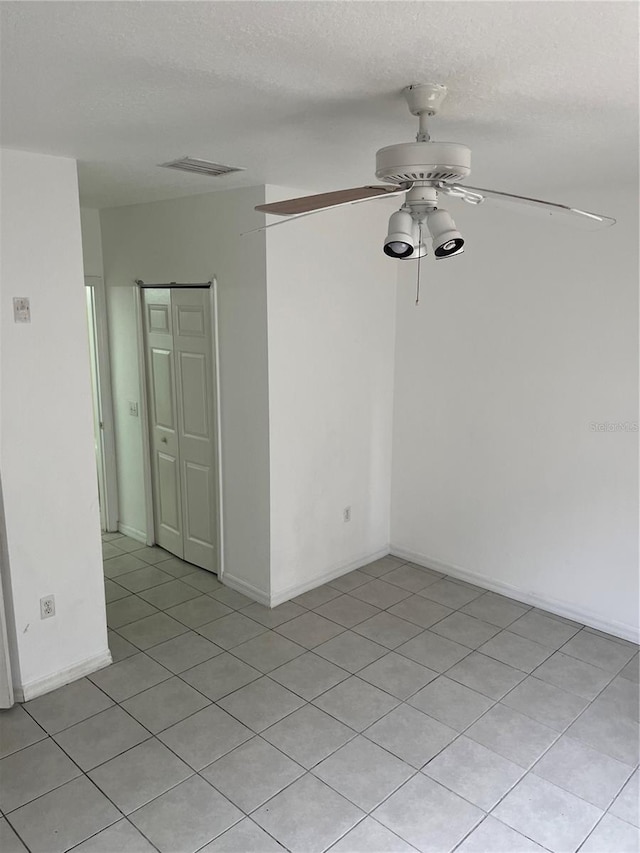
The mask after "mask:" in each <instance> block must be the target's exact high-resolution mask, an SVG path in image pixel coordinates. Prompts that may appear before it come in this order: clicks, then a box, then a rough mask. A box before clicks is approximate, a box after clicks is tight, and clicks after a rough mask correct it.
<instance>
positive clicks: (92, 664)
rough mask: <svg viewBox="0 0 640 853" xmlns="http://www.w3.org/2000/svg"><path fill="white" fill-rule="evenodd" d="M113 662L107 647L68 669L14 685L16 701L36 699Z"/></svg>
mask: <svg viewBox="0 0 640 853" xmlns="http://www.w3.org/2000/svg"><path fill="white" fill-rule="evenodd" d="M111 662H112V661H111V652H110V651H109V649H106V650H105V651H104V652H100V654H98V655H93V657H90V658H87V659H86V660H82V661H80V662H79V663H75V664H73V666H70V667H68V668H67V669H61V670H60V671H59V672H54V673H53V674H52V675H45V676H44V677H43V678H36V679H34V680H33V681H29V682H27V683H26V684H22V685H20V686H15V685H14V688H13V692H14V696H15V700H16V702H28V701H29V700H30V699H35V698H36V697H37V696H42V695H43V694H44V693H50V692H51V691H52V690H56V689H57V688H58V687H64V686H65V684H70V683H71V682H72V681H77V680H78V679H79V678H84V676H85V675H90V674H91V673H92V672H97V671H98V670H99V669H104V667H105V666H109V664H110V663H111Z"/></svg>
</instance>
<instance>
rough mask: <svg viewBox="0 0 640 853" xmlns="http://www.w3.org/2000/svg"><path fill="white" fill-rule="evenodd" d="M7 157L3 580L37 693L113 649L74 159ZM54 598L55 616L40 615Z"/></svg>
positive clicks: (17, 644)
mask: <svg viewBox="0 0 640 853" xmlns="http://www.w3.org/2000/svg"><path fill="white" fill-rule="evenodd" d="M0 162H1V166H2V190H1V213H2V219H1V224H2V233H1V237H2V258H1V267H0V269H1V300H2V310H1V324H2V335H1V350H0V353H1V356H2V361H1V372H2V380H1V381H2V401H1V409H0V426H1V432H0V436H1V437H0V462H1V465H2V480H3V492H4V509H5V521H6V534H7V544H8V553H9V566H8V567H6V566H5V567H3V568H4V570H5V572H6V574H5V576H4V577H3V580H4V581H5V585H4V593H5V604H6V607H7V608H10V609H11V619H10V620H9V622H10V624H11V625H12V626H13V628H14V629H15V630H14V631H13V632H12V633H13V637H12V638H11V639H12V646H13V648H12V652H13V654H12V669H13V678H14V683H15V687H16V696H17V698H18V699H28V698H31V697H32V696H34V695H37V694H39V693H41V692H45V691H46V690H49V689H52V688H53V687H56V686H60V685H61V684H64V683H65V682H66V681H70V680H73V678H76V677H79V676H80V675H84V674H86V673H87V672H90V671H92V670H94V669H97V668H99V667H100V666H103V665H105V664H107V663H108V662H109V661H110V655H109V651H108V647H107V629H106V616H105V600H104V587H103V575H102V554H101V541H100V516H99V507H98V485H97V476H96V467H95V455H94V448H93V424H92V407H91V385H90V378H89V348H88V336H87V320H86V307H85V306H86V302H85V292H84V280H83V270H82V246H81V236H80V212H79V204H78V182H77V175H76V164H75V161H73V160H68V159H63V158H58V157H49V156H43V155H38V154H27V153H23V152H19V151H7V150H3V151H2V154H1V161H0ZM15 296H26V297H29V299H30V301H31V322H30V323H14V321H13V304H12V298H13V297H15ZM7 568H8V571H7ZM50 594H54V595H55V604H56V614H55V616H54V617H53V618H48V619H45V620H42V619H41V618H40V598H41V597H42V596H46V595H50Z"/></svg>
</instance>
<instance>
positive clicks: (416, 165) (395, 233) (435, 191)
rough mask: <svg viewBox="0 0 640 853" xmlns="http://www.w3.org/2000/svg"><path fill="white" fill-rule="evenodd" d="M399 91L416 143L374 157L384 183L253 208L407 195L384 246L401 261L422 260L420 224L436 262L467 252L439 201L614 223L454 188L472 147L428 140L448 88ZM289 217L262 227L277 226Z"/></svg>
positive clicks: (310, 208)
mask: <svg viewBox="0 0 640 853" xmlns="http://www.w3.org/2000/svg"><path fill="white" fill-rule="evenodd" d="M403 94H404V96H405V98H406V100H407V104H408V106H409V110H410V111H411V113H412V115H415V116H418V119H419V129H418V134H417V136H416V141H415V142H401V143H399V144H398V145H389V146H388V147H386V148H381V149H380V150H379V151H378V152H377V153H376V177H377V178H378V179H380V180H383V181H386V182H387V183H383V184H378V185H376V186H365V187H355V188H354V189H348V190H337V191H336V192H329V193H320V194H319V195H309V196H304V197H302V198H292V199H288V200H287V201H278V202H274V203H272V204H259V205H257V206H256V208H255V209H256V210H258V211H261V212H262V213H270V214H275V215H276V216H286V217H289V219H298V218H300V217H302V216H310V215H311V214H313V213H317V212H318V211H320V210H327V209H329V208H334V207H342V206H343V205H346V204H356V203H359V202H363V201H371V200H373V199H377V198H388V197H390V196H398V195H403V194H404V201H403V203H402V205H401V207H400V209H399V210H397V211H396V212H395V213H393V214H392V215H391V218H390V219H389V228H388V231H387V236H386V238H385V241H384V246H383V248H384V252H385V254H386V255H388V256H389V257H391V258H398V259H399V260H413V259H418V260H419V259H420V258H422V257H424V256H425V255H426V254H427V246H426V244H425V243H424V242H423V240H422V230H423V227H424V226H425V225H426V228H427V230H428V231H429V234H430V235H431V238H432V242H433V251H434V255H435V257H436V258H437V259H441V258H451V257H453V256H454V255H459V254H461V253H462V252H463V251H464V239H463V237H462V235H461V234H460V232H459V231H458V230H457V229H456V225H455V223H454V221H453V219H452V218H451V216H450V214H449V212H448V211H447V210H446V209H445V208H443V207H442V206H441V199H442V197H443V196H444V197H451V198H458V199H461V200H462V201H465V202H467V203H468V204H472V205H478V204H482V203H483V202H484V201H485V200H486V199H491V200H493V201H495V202H498V203H503V204H507V205H509V206H510V205H515V206H516V207H517V206H522V205H525V206H526V207H527V208H528V210H529V211H531V212H534V213H539V214H541V215H542V216H552V217H558V218H564V219H566V220H567V221H568V222H570V223H571V224H574V225H578V226H582V227H585V228H589V229H596V228H603V227H606V226H608V225H614V224H615V221H616V220H615V219H611V217H609V216H602V215H601V214H598V213H589V212H588V211H586V210H579V209H578V208H576V207H569V206H568V205H565V204H556V203H555V202H551V201H541V200H540V199H535V198H528V197H526V196H520V195H513V194H512V193H504V192H498V191H497V190H485V189H480V188H479V187H469V186H466V185H463V184H460V183H458V182H459V181H461V180H464V179H465V178H467V177H468V176H469V174H470V173H471V150H470V149H469V148H467V146H466V145H460V144H459V143H457V142H431V138H430V136H429V132H428V130H427V119H428V118H430V117H431V116H434V115H436V114H437V112H438V111H439V109H440V107H441V105H442V102H443V101H444V99H445V97H446V95H447V87H446V86H442V85H440V84H438V83H419V84H413V85H411V86H407V87H406V88H405V89H404V90H403ZM289 219H286V220H282V221H281V222H274V223H271V225H266V226H264V227H265V228H271V227H273V225H281V224H283V222H287V221H289ZM258 230H263V229H258Z"/></svg>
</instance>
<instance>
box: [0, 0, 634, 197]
mask: <svg viewBox="0 0 640 853" xmlns="http://www.w3.org/2000/svg"><path fill="white" fill-rule="evenodd" d="M1 14H2V31H1V38H2V114H1V141H2V144H3V145H4V146H6V147H9V148H18V149H23V150H28V151H38V152H42V153H50V154H57V155H63V156H69V157H75V158H77V159H78V161H79V164H80V165H79V170H80V182H81V194H82V200H83V203H84V204H87V205H90V206H96V207H104V206H112V205H119V204H130V203H133V202H138V201H148V200H154V199H161V198H169V197H174V196H181V195H189V194H191V193H194V192H210V191H211V190H215V189H227V188H230V187H237V186H245V185H251V184H262V183H270V184H277V185H283V186H297V187H304V188H308V189H335V188H340V187H348V186H357V185H359V184H363V183H369V182H372V181H373V180H374V174H373V173H374V156H375V151H376V149H377V148H380V147H382V146H384V145H389V144H392V143H395V142H402V141H409V140H412V139H413V137H414V134H415V130H416V127H415V120H414V119H413V117H412V116H411V115H410V114H409V112H408V110H407V108H406V105H405V103H404V100H403V98H402V96H401V94H400V90H401V89H402V87H403V86H405V85H406V84H408V83H411V82H424V81H433V82H441V83H445V84H446V85H447V86H448V87H449V97H448V99H447V101H446V102H445V104H444V108H443V110H442V113H441V115H440V117H439V118H438V119H436V120H434V121H433V123H432V136H433V138H434V139H440V140H447V141H457V142H463V143H465V144H468V145H469V146H470V147H471V148H472V151H473V160H472V166H473V173H472V176H471V178H470V179H469V181H468V182H469V183H470V184H476V185H478V186H487V187H493V188H496V189H502V190H506V191H511V192H518V191H523V192H529V193H531V192H534V191H536V190H543V189H544V190H545V191H546V190H548V189H549V188H550V187H551V188H554V187H556V186H557V187H558V189H559V190H560V189H562V190H565V189H568V190H571V189H572V188H573V189H575V190H581V191H579V192H578V195H579V196H580V197H579V198H578V199H577V201H576V203H587V200H588V187H589V185H590V184H593V185H594V189H595V187H596V186H597V187H598V189H602V187H603V186H604V185H605V183H606V182H611V183H612V184H614V185H615V186H616V187H617V188H622V187H624V186H625V185H626V186H627V187H628V186H633V175H634V173H635V171H636V169H637V159H638V153H637V151H638V82H637V80H638V77H637V75H638V7H637V5H636V3H634V2H624V3H618V2H595V3H591V2H517V1H516V0H514V2H497V3H494V2H426V0H425V2H403V0H390V2H384V0H381V1H380V2H358V0H345V2H341V0H334V1H333V2H331V0H328V1H327V2H270V0H259V2H252V0H238V2H182V3H175V2H3V3H2V10H1ZM185 154H188V155H191V156H193V157H203V158H207V159H211V160H215V161H216V162H220V163H228V164H234V165H239V166H245V167H246V169H247V171H246V172H243V173H241V174H240V175H239V176H238V175H231V176H228V177H225V178H222V179H212V178H207V177H202V176H194V175H187V174H180V173H176V172H172V171H165V170H162V169H158V168H157V167H156V164H157V163H162V162H165V161H167V160H171V159H174V158H177V157H180V156H183V155H185ZM630 177H631V180H630ZM547 194H548V193H547ZM565 196H566V193H564V195H562V197H561V199H560V200H564V199H565ZM556 197H557V194H556ZM566 200H567V201H569V202H571V201H572V198H571V197H569V198H566Z"/></svg>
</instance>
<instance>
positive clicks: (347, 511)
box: [342, 506, 351, 522]
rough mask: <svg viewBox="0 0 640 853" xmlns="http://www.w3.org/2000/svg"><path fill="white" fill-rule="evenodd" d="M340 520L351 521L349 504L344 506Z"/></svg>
mask: <svg viewBox="0 0 640 853" xmlns="http://www.w3.org/2000/svg"><path fill="white" fill-rule="evenodd" d="M342 520H343V521H345V522H346V521H351V507H350V506H346V507H345V508H344V509H343V510H342Z"/></svg>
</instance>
